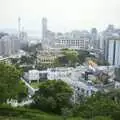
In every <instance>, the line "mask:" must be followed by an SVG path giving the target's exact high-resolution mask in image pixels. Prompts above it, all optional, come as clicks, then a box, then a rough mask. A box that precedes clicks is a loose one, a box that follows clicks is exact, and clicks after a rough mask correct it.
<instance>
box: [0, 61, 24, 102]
mask: <svg viewBox="0 0 120 120" xmlns="http://www.w3.org/2000/svg"><path fill="white" fill-rule="evenodd" d="M20 77H21V71H20V70H17V69H16V68H15V67H14V66H11V65H8V64H4V63H0V103H3V102H6V100H7V99H11V98H15V99H18V98H21V97H22V96H24V95H26V88H25V86H24V84H23V83H22V82H21V81H20Z"/></svg>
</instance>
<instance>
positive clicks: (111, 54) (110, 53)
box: [106, 37, 120, 66]
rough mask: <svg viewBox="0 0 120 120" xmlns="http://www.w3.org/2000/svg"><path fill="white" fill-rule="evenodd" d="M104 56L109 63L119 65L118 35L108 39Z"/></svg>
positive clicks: (119, 41) (119, 46)
mask: <svg viewBox="0 0 120 120" xmlns="http://www.w3.org/2000/svg"><path fill="white" fill-rule="evenodd" d="M107 47H108V48H107V49H106V50H107V51H106V54H107V55H106V56H107V57H106V58H107V60H108V62H109V63H110V64H111V65H115V66H120V37H119V38H115V37H112V38H111V39H109V40H108V46H107Z"/></svg>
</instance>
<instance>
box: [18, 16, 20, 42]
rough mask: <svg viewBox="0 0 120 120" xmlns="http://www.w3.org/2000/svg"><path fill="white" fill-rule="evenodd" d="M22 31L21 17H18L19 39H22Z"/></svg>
mask: <svg viewBox="0 0 120 120" xmlns="http://www.w3.org/2000/svg"><path fill="white" fill-rule="evenodd" d="M20 32H21V18H20V17H18V39H19V40H20Z"/></svg>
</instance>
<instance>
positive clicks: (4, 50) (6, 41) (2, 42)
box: [0, 35, 20, 56]
mask: <svg viewBox="0 0 120 120" xmlns="http://www.w3.org/2000/svg"><path fill="white" fill-rule="evenodd" d="M19 49H20V41H19V40H18V37H17V36H14V35H7V36H4V37H2V38H1V39H0V55H1V56H10V55H13V54H16V53H17V52H18V51H19Z"/></svg>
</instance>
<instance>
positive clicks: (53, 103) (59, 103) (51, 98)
mask: <svg viewBox="0 0 120 120" xmlns="http://www.w3.org/2000/svg"><path fill="white" fill-rule="evenodd" d="M71 96H72V89H71V88H70V87H69V86H68V85H67V84H66V83H64V82H63V81H61V80H59V81H56V80H52V81H51V80H49V81H46V82H43V83H41V84H40V86H39V90H38V91H37V92H36V93H35V95H34V97H33V99H34V104H35V105H36V106H37V107H39V108H40V109H41V110H44V111H48V112H55V113H60V112H61V109H62V108H64V107H69V105H70V98H71Z"/></svg>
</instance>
